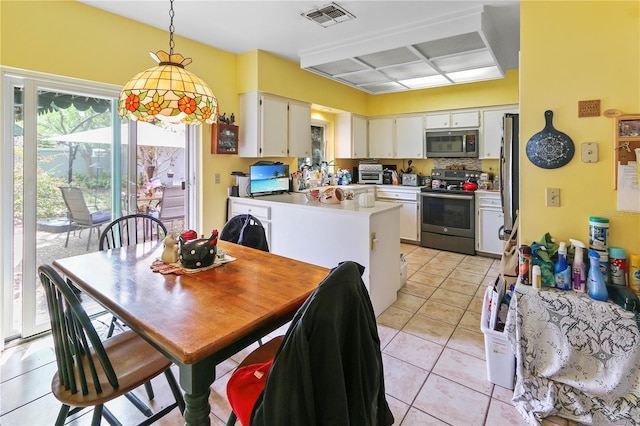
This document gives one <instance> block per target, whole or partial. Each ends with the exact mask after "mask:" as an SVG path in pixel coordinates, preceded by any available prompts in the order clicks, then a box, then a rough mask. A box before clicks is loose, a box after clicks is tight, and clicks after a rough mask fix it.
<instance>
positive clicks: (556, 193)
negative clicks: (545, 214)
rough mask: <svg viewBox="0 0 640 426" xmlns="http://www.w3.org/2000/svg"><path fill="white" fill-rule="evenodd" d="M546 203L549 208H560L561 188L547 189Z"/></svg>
mask: <svg viewBox="0 0 640 426" xmlns="http://www.w3.org/2000/svg"><path fill="white" fill-rule="evenodd" d="M545 201H546V202H545V204H546V206H547V207H560V188H547V193H546V200H545Z"/></svg>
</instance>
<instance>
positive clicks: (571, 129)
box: [520, 0, 640, 253]
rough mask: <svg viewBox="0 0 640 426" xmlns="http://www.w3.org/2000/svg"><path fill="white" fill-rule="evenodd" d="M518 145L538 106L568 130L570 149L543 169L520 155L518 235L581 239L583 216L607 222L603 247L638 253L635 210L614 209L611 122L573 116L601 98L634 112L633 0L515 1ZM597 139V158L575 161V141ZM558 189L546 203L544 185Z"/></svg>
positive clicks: (638, 33) (637, 49) (639, 20)
mask: <svg viewBox="0 0 640 426" xmlns="http://www.w3.org/2000/svg"><path fill="white" fill-rule="evenodd" d="M520 15H521V18H520V19H521V24H520V26H521V31H520V32H521V35H520V46H521V63H520V113H521V129H520V138H521V148H522V151H524V148H525V144H526V142H527V141H528V140H529V138H531V137H532V136H533V135H534V134H535V133H537V132H539V131H540V130H542V128H543V127H544V124H545V123H544V111H545V110H552V111H553V113H554V127H555V128H556V129H558V130H560V131H562V132H564V133H566V134H568V135H569V136H570V137H571V138H572V139H573V142H574V143H575V145H576V155H575V156H574V158H573V160H572V161H571V162H570V163H569V164H568V165H566V166H564V167H561V168H558V169H553V170H545V169H541V168H538V167H536V166H534V165H533V164H532V163H531V162H530V161H529V160H528V159H527V157H526V155H524V154H523V155H521V158H520V164H521V168H522V175H521V179H520V185H521V187H522V196H521V219H522V224H521V227H522V236H523V238H524V241H525V242H530V241H532V240H539V239H540V238H541V237H542V235H543V234H544V233H545V232H550V233H551V235H552V236H554V237H556V239H558V240H564V241H567V240H568V239H569V238H577V239H580V240H582V241H583V242H585V243H587V242H588V228H589V225H588V221H589V217H590V216H602V217H607V218H609V220H610V229H609V231H610V237H609V245H610V246H619V247H624V248H625V249H627V253H640V213H625V212H618V211H616V191H614V190H612V181H613V159H612V155H613V149H612V148H613V139H612V134H613V120H611V119H609V118H606V117H604V116H600V117H593V118H578V101H581V100H590V99H600V100H601V110H602V111H604V110H606V109H609V108H616V109H620V110H622V111H627V112H636V113H637V112H640V2H638V1H593V2H592V1H579V2H575V1H529V0H525V1H522V3H521V8H520ZM583 142H596V143H597V144H598V147H599V161H598V162H597V163H595V164H593V163H592V164H589V163H583V162H582V161H581V160H580V144H582V143H583ZM549 187H552V188H560V199H561V207H559V208H557V207H545V188H549Z"/></svg>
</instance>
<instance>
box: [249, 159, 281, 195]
mask: <svg viewBox="0 0 640 426" xmlns="http://www.w3.org/2000/svg"><path fill="white" fill-rule="evenodd" d="M249 179H250V181H251V182H250V188H251V195H254V194H271V193H274V192H284V191H289V165H288V164H256V165H253V166H250V168H249Z"/></svg>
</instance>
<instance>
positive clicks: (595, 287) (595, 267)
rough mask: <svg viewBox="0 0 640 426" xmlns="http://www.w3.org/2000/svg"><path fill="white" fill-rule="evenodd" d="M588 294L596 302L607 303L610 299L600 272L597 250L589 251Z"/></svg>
mask: <svg viewBox="0 0 640 426" xmlns="http://www.w3.org/2000/svg"><path fill="white" fill-rule="evenodd" d="M587 293H588V294H589V297H591V298H592V299H595V300H600V301H602V302H606V301H607V299H608V298H609V293H608V292H607V286H606V285H605V283H604V278H602V271H600V255H599V254H598V252H597V251H595V250H589V280H588V282H587Z"/></svg>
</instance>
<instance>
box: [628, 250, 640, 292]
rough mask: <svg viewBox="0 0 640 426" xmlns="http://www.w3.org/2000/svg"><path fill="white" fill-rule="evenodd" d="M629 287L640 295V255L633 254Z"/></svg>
mask: <svg viewBox="0 0 640 426" xmlns="http://www.w3.org/2000/svg"><path fill="white" fill-rule="evenodd" d="M629 287H630V288H631V290H633V291H634V292H635V293H636V294H639V295H640V254H632V255H631V258H630V267H629Z"/></svg>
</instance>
